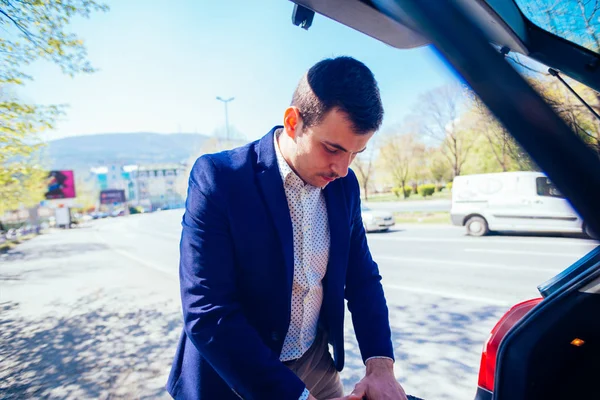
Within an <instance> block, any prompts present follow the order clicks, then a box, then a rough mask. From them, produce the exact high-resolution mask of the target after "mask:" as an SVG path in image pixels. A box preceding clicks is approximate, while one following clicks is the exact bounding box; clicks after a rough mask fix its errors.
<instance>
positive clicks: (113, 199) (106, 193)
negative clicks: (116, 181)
mask: <svg viewBox="0 0 600 400" xmlns="http://www.w3.org/2000/svg"><path fill="white" fill-rule="evenodd" d="M125 201H126V200H125V191H124V190H122V189H108V190H103V191H101V192H100V204H113V203H125Z"/></svg>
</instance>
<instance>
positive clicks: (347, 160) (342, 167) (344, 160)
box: [332, 154, 354, 178]
mask: <svg viewBox="0 0 600 400" xmlns="http://www.w3.org/2000/svg"><path fill="white" fill-rule="evenodd" d="M353 158H354V157H352V154H345V155H344V157H340V159H339V160H337V162H335V163H334V164H333V165H332V169H333V172H335V173H336V175H337V176H339V177H340V178H344V177H345V176H346V175H348V168H350V164H352V160H353Z"/></svg>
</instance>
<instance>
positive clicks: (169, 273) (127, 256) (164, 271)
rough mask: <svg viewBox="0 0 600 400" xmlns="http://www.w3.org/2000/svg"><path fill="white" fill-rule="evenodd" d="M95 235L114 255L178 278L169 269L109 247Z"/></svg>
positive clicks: (106, 242)
mask: <svg viewBox="0 0 600 400" xmlns="http://www.w3.org/2000/svg"><path fill="white" fill-rule="evenodd" d="M95 233H96V237H97V238H98V240H100V241H101V242H103V243H104V244H105V245H106V246H107V247H108V248H109V249H110V250H112V251H114V252H115V253H117V254H120V255H121V256H123V257H125V258H129V259H130V260H133V261H135V262H136V263H138V264H142V265H143V266H145V267H147V268H151V269H154V270H156V271H158V272H162V273H163V274H166V275H169V276H170V277H174V278H178V274H177V273H175V272H173V271H172V270H169V269H166V268H163V267H160V266H158V265H156V264H153V263H151V262H148V261H146V260H144V259H142V258H140V257H138V256H135V255H133V254H131V253H130V252H128V251H126V250H123V249H117V248H116V247H114V246H111V245H110V243H108V241H107V240H105V239H104V238H103V237H102V236H100V235H99V234H98V233H97V232H95Z"/></svg>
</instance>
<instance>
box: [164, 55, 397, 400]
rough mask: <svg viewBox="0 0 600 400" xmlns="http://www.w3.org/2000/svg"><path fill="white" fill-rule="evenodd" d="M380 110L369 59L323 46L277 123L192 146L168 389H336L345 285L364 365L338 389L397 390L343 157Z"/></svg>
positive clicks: (189, 393)
mask: <svg viewBox="0 0 600 400" xmlns="http://www.w3.org/2000/svg"><path fill="white" fill-rule="evenodd" d="M382 119H383V107H382V105H381V99H380V96H379V89H378V87H377V83H376V81H375V78H374V77H373V74H372V73H371V71H370V70H369V69H368V68H367V67H366V66H365V65H363V64H362V63H360V62H359V61H356V60H354V59H352V58H349V57H340V58H336V59H328V60H324V61H321V62H319V63H317V64H316V65H315V66H313V67H312V68H311V69H310V70H309V71H308V73H307V74H306V75H305V76H304V77H303V78H302V79H301V81H300V83H299V84H298V87H297V89H296V91H295V93H294V96H293V100H292V104H291V106H290V107H288V108H287V109H286V110H285V113H284V116H283V126H282V127H275V128H274V129H273V130H271V132H269V133H268V134H267V135H266V136H265V137H263V138H262V139H260V140H259V141H257V142H254V143H250V144H248V145H246V146H244V147H241V148H238V149H234V150H231V151H226V152H222V153H219V154H213V155H205V156H202V157H200V158H199V159H198V160H197V162H196V164H195V165H194V167H193V169H192V172H191V174H190V180H189V189H188V198H187V203H186V212H185V215H184V217H183V222H182V225H183V233H182V237H181V249H180V250H181V261H180V284H181V298H182V304H183V314H184V329H183V333H182V335H181V339H180V342H179V346H178V349H177V354H176V355H175V361H174V363H173V368H172V370H171V375H170V376H169V381H168V383H167V389H168V391H169V393H170V394H171V395H172V396H173V397H174V398H176V399H218V400H225V399H237V398H243V399H277V400H287V399H290V400H297V399H301V400H305V399H319V400H320V399H332V398H339V397H341V396H343V387H342V385H341V382H340V378H339V374H338V371H341V370H342V368H343V365H344V335H343V324H344V298H346V299H347V300H348V307H349V309H350V311H351V313H352V319H353V323H354V328H355V332H356V336H357V340H358V343H359V347H360V351H361V355H362V358H363V360H364V362H365V365H366V375H365V378H364V379H363V380H362V381H361V382H359V383H358V384H357V385H356V387H355V389H354V391H353V393H352V395H350V396H349V397H348V399H355V400H360V399H361V398H363V396H364V397H367V398H368V399H372V400H377V399H394V400H396V399H401V400H404V399H406V396H405V394H404V391H403V389H402V387H401V386H400V385H399V384H398V382H397V381H396V379H395V377H394V372H393V362H394V361H393V347H392V342H391V332H390V326H389V320H388V309H387V305H386V301H385V298H384V294H383V289H382V286H381V283H380V281H381V276H380V275H379V272H378V268H377V265H376V264H375V263H374V262H373V260H372V259H371V254H370V252H369V248H368V246H367V242H366V237H365V231H364V228H363V224H362V220H361V211H360V196H359V193H360V192H359V185H358V182H357V180H356V177H355V175H354V173H353V172H352V171H351V170H349V165H350V164H351V163H352V160H354V158H355V156H356V155H357V154H358V153H360V152H362V151H364V150H365V148H366V146H367V142H368V141H369V139H370V138H371V137H372V136H373V135H374V133H375V131H377V129H378V128H379V127H380V125H381V121H382ZM328 344H331V345H332V346H333V352H334V357H333V359H332V357H331V355H330V353H329V349H328ZM334 360H335V361H334Z"/></svg>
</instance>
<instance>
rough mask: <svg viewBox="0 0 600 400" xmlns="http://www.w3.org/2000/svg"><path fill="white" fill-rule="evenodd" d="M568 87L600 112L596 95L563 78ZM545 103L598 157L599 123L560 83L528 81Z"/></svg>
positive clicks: (583, 86) (599, 146) (582, 86)
mask: <svg viewBox="0 0 600 400" xmlns="http://www.w3.org/2000/svg"><path fill="white" fill-rule="evenodd" d="M565 80H567V81H568V82H569V85H571V86H572V87H573V89H574V90H575V91H576V92H577V93H578V94H579V95H580V96H581V97H582V98H583V99H584V100H585V101H586V102H587V103H588V104H590V106H591V107H592V108H593V109H595V110H596V112H600V99H599V98H598V93H596V92H595V91H594V90H592V89H590V88H588V87H587V86H585V85H583V84H581V83H578V82H575V81H573V80H571V79H569V78H566V77H565ZM530 82H531V83H532V85H533V87H534V88H536V89H537V91H538V92H539V93H540V95H541V96H542V97H543V98H544V100H546V102H547V103H548V104H549V105H550V106H551V107H552V108H553V109H554V111H556V113H557V114H558V115H559V116H561V117H562V119H563V120H564V121H565V122H566V123H567V125H569V127H570V128H571V129H572V130H573V131H574V132H575V133H576V134H577V135H578V136H579V137H580V138H581V139H582V140H583V141H584V142H585V143H586V144H587V145H588V146H590V147H591V148H592V150H594V152H595V153H596V154H597V155H598V157H600V121H598V119H597V118H596V117H595V116H594V115H593V114H592V113H591V112H590V111H589V110H588V109H587V108H586V107H585V106H584V105H583V104H582V103H581V101H579V100H578V99H577V98H576V97H575V96H573V94H572V93H571V92H569V90H568V89H567V88H566V87H564V85H563V84H562V83H560V82H559V81H556V80H554V79H551V78H547V79H537V80H530Z"/></svg>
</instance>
